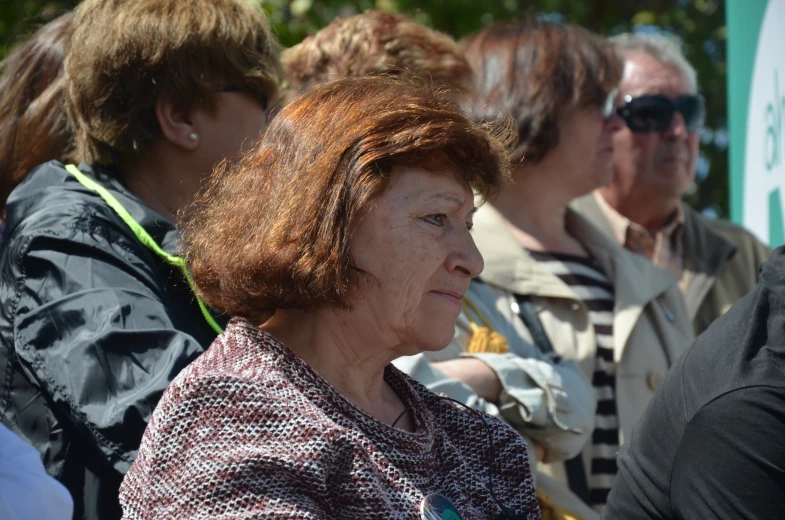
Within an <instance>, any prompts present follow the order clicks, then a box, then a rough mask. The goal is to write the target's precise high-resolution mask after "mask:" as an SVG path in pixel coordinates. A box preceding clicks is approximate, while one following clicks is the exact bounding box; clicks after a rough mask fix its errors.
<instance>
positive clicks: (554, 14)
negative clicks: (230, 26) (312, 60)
mask: <svg viewBox="0 0 785 520" xmlns="http://www.w3.org/2000/svg"><path fill="white" fill-rule="evenodd" d="M249 1H258V2H260V3H261V4H262V5H263V6H264V8H265V9H266V10H267V12H268V14H269V15H270V20H271V22H272V25H273V27H274V29H275V31H276V33H277V34H278V38H279V39H280V41H281V43H282V44H283V45H284V46H287V47H288V46H291V45H294V44H296V43H298V42H299V41H300V40H302V39H303V38H304V37H305V36H307V35H309V34H312V33H314V32H316V31H317V30H319V29H320V28H322V27H324V26H325V25H327V24H328V23H329V22H331V21H332V20H334V19H335V18H336V17H342V16H348V15H352V14H355V13H358V12H361V11H364V10H366V9H371V8H373V9H378V10H380V11H387V12H393V13H400V14H405V15H408V16H410V17H411V18H413V19H415V20H417V21H419V22H421V23H424V24H425V25H428V26H430V27H433V28H435V29H438V30H440V31H443V32H446V33H448V34H450V35H452V36H454V37H456V38H458V39H460V38H461V37H463V36H466V35H468V34H470V33H472V32H474V31H476V30H478V29H480V28H481V27H483V26H485V25H488V24H490V23H492V22H494V21H497V20H504V19H510V18H516V17H531V16H546V17H549V18H553V19H555V20H559V21H563V22H568V23H574V24H578V25H582V26H584V27H586V28H587V29H590V30H592V31H595V32H597V33H600V34H604V35H612V34H616V33H620V32H625V31H664V32H666V33H671V34H675V35H678V36H679V37H681V38H682V40H683V41H684V45H685V52H686V54H687V58H688V59H689V60H690V62H691V63H692V64H693V66H694V67H695V68H696V70H697V71H698V81H699V85H700V90H701V92H702V93H703V95H704V96H705V97H706V101H707V106H708V115H707V119H706V128H705V130H704V131H703V134H702V136H701V155H700V158H699V159H698V166H697V175H696V182H695V185H694V186H693V187H692V189H691V190H690V193H689V194H688V196H687V201H688V202H689V203H690V204H691V205H692V206H693V207H695V208H696V209H698V210H700V211H702V212H703V213H704V214H705V215H707V216H710V217H726V218H727V217H728V202H729V200H728V129H727V101H726V91H727V86H726V39H727V32H726V26H725V2H724V1H723V0H249ZM78 3H79V1H78V0H0V58H2V57H3V56H4V55H5V53H6V52H8V50H9V49H10V48H12V47H13V46H14V44H15V43H17V42H18V41H20V40H22V39H24V38H25V37H26V36H27V35H29V34H30V33H32V32H33V31H34V30H35V29H37V28H38V27H39V26H40V25H41V24H43V23H46V22H48V21H49V20H51V19H53V18H55V17H57V16H59V15H60V14H62V13H63V12H65V11H67V10H69V9H72V8H73V7H75V6H76V5H77V4H78Z"/></svg>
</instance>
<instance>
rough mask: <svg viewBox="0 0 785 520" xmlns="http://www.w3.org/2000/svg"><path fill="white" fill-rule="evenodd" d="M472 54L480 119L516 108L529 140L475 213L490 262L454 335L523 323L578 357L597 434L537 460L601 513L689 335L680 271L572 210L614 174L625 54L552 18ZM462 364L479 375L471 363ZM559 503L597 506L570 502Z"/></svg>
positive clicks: (537, 337)
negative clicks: (624, 452) (504, 182)
mask: <svg viewBox="0 0 785 520" xmlns="http://www.w3.org/2000/svg"><path fill="white" fill-rule="evenodd" d="M465 53H466V57H467V59H468V61H469V63H470V64H471V66H472V68H473V69H474V72H475V79H476V84H475V89H474V107H475V113H476V115H477V117H479V118H494V117H496V113H497V112H498V111H499V110H500V109H503V108H506V109H508V110H510V111H511V112H512V114H513V117H514V118H515V120H516V122H517V127H518V137H519V141H518V148H517V149H516V151H515V159H516V162H517V165H516V167H515V169H514V171H513V174H512V180H513V182H512V183H511V184H510V185H508V186H506V187H505V188H504V189H502V190H501V192H500V193H499V196H498V197H497V198H495V199H493V200H492V201H491V204H488V205H486V206H484V207H483V208H482V209H481V210H480V211H479V212H478V213H477V215H476V217H475V231H474V237H475V240H476V241H477V246H478V248H479V249H480V251H481V252H482V254H483V257H484V258H485V261H486V269H485V271H484V272H483V274H482V277H481V279H482V282H483V283H474V284H472V287H471V289H470V290H469V292H468V293H467V296H468V300H470V301H471V302H473V305H474V307H475V309H476V311H477V312H473V310H472V312H469V313H467V316H466V317H467V320H466V321H464V322H462V324H461V325H462V328H463V333H462V334H461V335H459V336H460V337H459V338H457V340H458V342H460V343H461V344H462V345H463V347H464V348H465V349H469V348H470V346H471V338H472V336H473V334H474V329H476V328H478V327H483V326H485V327H489V328H490V329H491V330H494V331H497V332H502V333H503V334H507V333H506V330H507V329H508V328H513V329H514V330H516V331H517V332H518V333H519V334H520V335H522V336H523V337H525V338H526V339H528V340H530V341H532V342H533V343H535V344H536V345H537V346H538V347H540V349H541V350H543V351H545V352H553V354H555V355H558V356H560V357H562V358H566V359H572V360H576V361H578V362H579V363H580V365H581V367H582V368H583V371H584V373H585V375H586V376H587V377H588V378H589V379H590V380H591V381H592V383H593V385H594V394H595V398H596V405H597V406H596V417H595V419H596V426H595V429H594V431H593V434H592V438H591V440H590V442H589V443H587V445H586V446H585V448H584V450H583V455H582V457H580V458H577V459H573V460H571V461H569V462H568V463H567V464H566V465H562V464H540V466H539V468H540V469H541V470H542V471H543V472H547V473H549V474H551V475H552V476H553V477H555V478H556V479H557V480H559V481H561V482H563V483H567V482H569V484H570V487H571V488H572V490H573V491H575V492H576V493H577V494H578V495H579V496H581V497H582V498H583V500H584V501H586V502H587V503H588V504H590V505H591V506H593V508H594V509H595V510H596V511H597V512H599V511H601V510H602V509H603V505H604V504H605V502H606V499H607V495H608V492H609V491H610V488H611V486H612V484H613V481H614V477H615V475H616V454H617V452H618V450H619V446H620V445H621V444H622V443H623V442H625V441H626V440H628V439H629V436H630V432H631V430H632V427H633V426H634V425H635V423H636V422H637V421H638V419H639V418H640V416H641V414H642V413H643V410H644V409H645V408H646V405H647V404H648V402H649V400H650V399H651V398H652V397H653V396H654V393H655V391H656V390H657V384H658V382H659V380H660V378H661V377H662V376H663V375H664V374H665V373H666V372H667V371H668V369H669V367H670V366H671V365H672V364H673V362H674V361H675V360H676V359H677V358H678V357H679V355H680V354H681V353H682V352H683V351H684V350H685V349H686V348H687V346H688V345H689V344H690V341H691V338H692V328H691V326H690V324H689V320H688V317H687V314H686V311H685V308H684V302H683V300H682V297H681V295H680V293H679V290H678V287H677V286H676V282H675V280H673V278H672V277H671V276H670V275H669V274H668V273H666V272H664V271H662V270H660V269H659V268H657V267H656V266H654V265H652V264H651V263H650V262H648V261H646V260H644V259H641V258H638V257H636V256H635V255H633V254H631V253H630V252H629V251H626V250H624V249H623V248H622V247H621V246H620V245H619V244H618V243H616V242H615V241H614V240H613V239H612V238H611V237H609V236H607V235H606V234H605V233H603V232H602V231H601V230H599V229H598V228H596V227H595V226H594V225H592V224H591V223H590V222H588V221H587V220H586V219H584V218H582V217H581V216H580V215H578V214H577V213H576V212H574V211H573V210H571V209H570V208H569V204H570V202H571V201H572V200H573V199H576V198H577V197H580V196H582V195H585V194H587V193H591V192H592V191H593V190H594V189H595V188H597V187H598V186H602V185H604V184H607V183H608V182H609V181H610V178H611V171H612V163H613V133H614V132H615V131H617V130H618V129H619V128H620V127H621V125H622V121H621V119H620V118H619V117H618V116H617V115H616V113H615V106H614V102H615V93H616V87H617V85H618V82H619V80H620V78H621V71H622V64H621V60H620V58H619V56H618V55H617V54H616V52H615V51H614V49H613V48H612V47H611V45H610V44H609V43H608V42H606V41H605V40H603V39H602V38H600V37H598V36H595V35H593V34H591V33H589V32H587V31H585V30H584V29H581V28H578V27H574V26H570V25H564V24H559V23H554V22H547V21H542V22H533V23H507V24H497V25H493V26H491V27H488V28H486V29H484V30H483V31H482V32H480V33H478V34H477V35H475V36H473V37H472V38H470V39H469V40H468V41H467V42H466V44H465ZM494 312H499V313H501V314H502V315H503V316H505V317H506V319H505V320H504V321H503V322H499V321H498V320H496V319H495V316H494V314H493V313H494ZM483 316H486V317H488V316H490V317H491V318H494V319H486V320H484V321H485V322H486V323H483V319H482V317H483ZM505 322H506V323H505ZM439 354H441V353H437V354H435V355H434V357H436V358H437V359H439V360H443V359H444V358H443V357H439ZM454 373H455V376H456V377H458V378H463V379H465V380H466V381H467V382H468V383H469V384H472V378H473V377H474V374H473V373H472V372H469V371H457V370H456V371H455V372H454ZM475 384H476V383H475ZM538 484H539V483H538ZM548 491H549V492H550V493H549V494H552V495H554V496H557V497H560V496H561V495H559V494H558V493H559V492H558V491H556V490H555V489H549V490H548ZM556 501H557V502H559V499H557V500H556ZM562 505H567V506H568V509H573V508H576V513H579V514H578V515H574V516H581V517H584V518H591V517H596V516H597V515H596V513H592V512H591V511H586V509H587V508H585V507H584V506H582V505H581V504H576V503H575V502H574V501H571V502H566V501H565V502H562ZM577 509H580V511H578V510H577Z"/></svg>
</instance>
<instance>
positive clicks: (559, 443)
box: [281, 10, 594, 461]
mask: <svg viewBox="0 0 785 520" xmlns="http://www.w3.org/2000/svg"><path fill="white" fill-rule="evenodd" d="M281 61H282V62H283V66H284V72H285V75H286V80H287V83H288V93H289V94H291V93H302V92H305V91H307V90H308V89H310V88H313V87H314V86H316V85H320V84H322V83H325V82H327V81H330V80H331V79H333V80H335V79H341V78H345V77H350V76H362V75H367V74H387V75H394V76H400V75H414V76H419V77H421V78H423V79H424V80H426V81H428V82H430V83H432V84H434V85H437V86H439V87H443V88H447V89H449V90H450V92H451V94H453V95H459V96H460V95H466V94H468V93H469V92H471V90H472V70H471V68H470V67H469V63H468V62H467V61H466V58H465V57H464V56H463V54H462V53H461V51H460V49H459V47H458V44H457V43H456V42H455V41H454V40H453V39H452V38H450V37H449V36H447V35H444V34H441V33H439V32H437V31H434V30H432V29H429V28H428V27H425V26H424V25H422V24H419V23H417V22H415V21H413V20H410V19H408V18H406V17H404V16H401V15H395V14H389V13H381V12H378V11H373V10H369V11H365V12H364V13H362V14H358V15H355V16H351V17H348V18H341V19H337V20H335V21H333V22H332V23H330V24H329V25H328V26H327V27H325V28H323V29H321V30H320V31H319V32H317V33H316V34H314V35H312V36H309V37H308V38H306V39H305V40H303V41H302V42H301V43H299V44H298V45H295V46H294V47H292V48H290V49H287V50H286V51H284V52H283V54H282V56H281ZM467 303H468V300H467V299H465V300H464V304H467ZM464 318H465V313H462V314H461V316H459V318H458V322H459V323H460V324H461V326H460V327H459V330H461V331H462V329H463V325H465V322H466V320H465V319H464ZM484 318H487V319H489V320H494V319H495V318H496V321H503V320H504V319H503V317H502V316H499V313H498V312H491V313H487V315H485V316H484ZM499 332H501V333H503V334H504V335H505V336H506V337H505V340H506V341H505V342H506V344H507V345H508V347H509V348H507V351H506V352H494V353H491V352H466V348H464V347H465V345H464V344H463V343H458V342H457V341H456V342H452V343H451V344H450V345H449V346H448V347H447V348H445V349H442V350H439V351H437V352H423V353H421V354H417V355H414V356H403V357H401V358H398V359H397V360H395V362H394V364H395V365H396V367H397V368H399V369H400V370H402V371H403V372H404V373H406V374H407V375H410V376H412V377H414V378H415V379H416V380H417V381H419V382H420V383H423V384H424V385H426V386H427V387H428V388H429V389H430V390H432V391H433V392H438V393H444V394H446V395H447V396H449V397H451V398H453V399H457V400H458V401H460V402H462V403H464V404H467V405H469V406H471V407H472V408H475V409H478V410H482V411H484V412H486V413H488V414H490V415H493V416H495V417H499V418H501V419H503V420H504V421H506V422H507V423H508V424H510V425H511V426H513V427H514V428H515V429H516V431H518V432H519V433H520V434H521V435H523V436H524V438H526V440H527V443H528V445H529V447H530V448H533V450H532V452H534V455H536V457H537V458H541V454H542V453H543V452H545V451H547V453H548V455H549V460H552V461H554V460H565V459H567V458H570V457H574V456H575V455H576V454H577V453H579V452H580V450H581V449H582V448H583V445H584V444H585V442H586V440H587V438H588V436H589V435H590V433H591V428H592V426H593V424H594V421H593V411H594V410H593V406H594V399H593V396H592V393H591V385H590V384H589V382H588V380H586V378H585V377H584V375H583V373H582V371H581V369H580V367H579V366H578V364H577V363H576V362H574V361H569V360H554V359H551V358H549V357H548V356H546V355H544V354H542V353H540V352H539V351H538V350H537V349H536V348H535V347H534V346H533V345H531V344H530V343H528V342H527V341H525V340H523V339H522V338H521V337H520V336H519V335H518V333H517V331H515V330H514V329H512V328H509V327H508V328H506V329H504V330H499ZM458 337H459V338H460V339H461V340H462V339H464V337H465V334H460V335H459V336H458ZM461 354H463V355H461ZM459 356H460V357H459ZM441 360H444V362H441ZM467 371H471V373H472V377H471V380H468V379H467V378H465V380H463V381H462V380H460V379H458V378H455V377H450V375H451V373H453V372H454V373H458V372H460V373H466V372H467ZM467 383H469V384H467ZM553 388H559V391H558V392H554V391H552V389H553ZM531 455H532V453H531V452H530V456H531ZM533 459H534V457H532V460H533Z"/></svg>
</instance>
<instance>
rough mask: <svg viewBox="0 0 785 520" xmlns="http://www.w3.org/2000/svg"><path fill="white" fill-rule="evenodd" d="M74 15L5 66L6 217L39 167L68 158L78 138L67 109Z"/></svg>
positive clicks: (1, 83)
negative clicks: (12, 197)
mask: <svg viewBox="0 0 785 520" xmlns="http://www.w3.org/2000/svg"><path fill="white" fill-rule="evenodd" d="M72 17H73V15H72V14H71V13H68V14H64V15H62V16H60V17H59V18H56V19H54V20H52V21H51V22H49V23H47V24H46V25H44V26H43V27H41V28H40V29H39V30H38V31H36V32H35V33H34V34H33V35H32V36H31V37H30V38H29V39H28V40H26V41H25V42H23V43H21V44H20V45H19V46H17V47H15V48H14V49H13V51H12V52H11V53H10V54H9V55H8V56H7V57H6V58H5V59H4V60H3V61H2V63H0V74H2V75H0V215H2V216H5V204H6V201H7V199H8V195H9V194H10V193H11V191H13V189H14V188H15V187H16V186H17V185H18V184H19V183H20V182H22V180H23V179H24V178H25V176H27V174H28V173H29V172H30V170H32V169H33V168H35V167H36V166H38V165H39V164H42V163H45V162H47V161H51V160H52V159H59V160H66V159H67V158H68V156H69V155H70V153H71V152H72V150H73V139H72V135H71V132H70V130H69V128H68V124H67V123H66V117H65V107H64V105H63V86H64V84H65V83H64V80H63V61H64V56H65V41H66V35H67V32H68V27H69V26H70V24H71V19H72Z"/></svg>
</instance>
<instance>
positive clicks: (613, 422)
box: [529, 251, 619, 512]
mask: <svg viewBox="0 0 785 520" xmlns="http://www.w3.org/2000/svg"><path fill="white" fill-rule="evenodd" d="M529 253H530V254H531V256H532V258H534V259H535V260H537V261H538V262H539V263H540V264H541V265H542V266H543V267H545V268H546V269H548V270H549V271H551V272H552V273H553V274H555V275H556V276H558V277H559V278H560V279H561V280H562V281H563V282H564V283H566V284H567V285H569V286H570V288H571V289H572V291H573V292H574V293H575V295H576V296H577V297H578V298H579V299H580V300H581V301H582V302H583V304H584V305H585V306H586V308H587V310H588V313H589V320H590V321H591V323H592V325H593V327H594V333H595V337H596V339H597V357H596V362H595V368H594V374H593V377H592V383H593V385H594V391H595V394H596V396H597V415H596V424H595V428H594V433H593V434H592V451H591V468H590V479H589V490H590V494H591V502H592V505H593V506H594V507H595V509H597V510H598V511H600V512H601V511H602V510H603V508H604V506H605V503H606V502H607V500H608V493H609V492H610V490H611V487H612V486H613V482H614V479H615V478H616V473H617V466H616V455H617V452H618V451H619V417H618V412H617V409H616V364H615V363H614V361H613V307H614V299H615V298H614V290H613V285H611V283H610V282H609V281H608V277H607V276H605V274H604V273H603V272H602V270H601V269H600V267H599V266H598V265H597V263H596V262H595V261H594V260H593V259H592V258H588V257H579V256H573V255H565V254H557V253H543V252H537V251H530V252H529Z"/></svg>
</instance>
